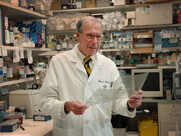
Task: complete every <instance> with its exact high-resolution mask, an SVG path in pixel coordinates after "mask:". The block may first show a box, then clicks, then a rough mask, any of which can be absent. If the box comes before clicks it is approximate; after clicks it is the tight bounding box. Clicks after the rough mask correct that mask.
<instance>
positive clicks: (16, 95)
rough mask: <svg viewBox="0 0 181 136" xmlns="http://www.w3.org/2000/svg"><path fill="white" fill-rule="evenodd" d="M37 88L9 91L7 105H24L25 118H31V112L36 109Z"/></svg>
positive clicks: (37, 99)
mask: <svg viewBox="0 0 181 136" xmlns="http://www.w3.org/2000/svg"><path fill="white" fill-rule="evenodd" d="M38 101H39V90H38V89H34V90H31V89H30V90H15V91H12V92H10V95H9V105H10V106H15V107H20V106H25V107H26V118H33V114H34V113H35V112H37V111H38Z"/></svg>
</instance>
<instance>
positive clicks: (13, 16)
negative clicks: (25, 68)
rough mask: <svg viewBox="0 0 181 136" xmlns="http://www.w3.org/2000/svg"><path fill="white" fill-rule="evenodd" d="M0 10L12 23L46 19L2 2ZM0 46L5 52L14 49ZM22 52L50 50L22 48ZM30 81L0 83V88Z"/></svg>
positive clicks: (33, 12)
mask: <svg viewBox="0 0 181 136" xmlns="http://www.w3.org/2000/svg"><path fill="white" fill-rule="evenodd" d="M0 8H4V9H6V10H7V14H8V18H9V20H12V21H17V20H26V19H46V16H45V15H43V14H40V13H38V12H35V11H31V10H28V9H25V8H22V7H18V6H15V5H12V4H9V3H6V2H3V1H0ZM1 46H2V49H3V50H7V51H12V50H13V49H14V47H12V46H3V45H1ZM24 50H25V51H27V50H32V51H33V52H46V51H49V50H50V49H47V48H24ZM32 80H33V78H27V79H20V80H13V81H7V82H3V83H0V87H2V86H7V85H12V84H17V83H23V82H28V81H32Z"/></svg>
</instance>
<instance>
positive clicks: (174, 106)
mask: <svg viewBox="0 0 181 136" xmlns="http://www.w3.org/2000/svg"><path fill="white" fill-rule="evenodd" d="M158 114H159V123H176V122H178V123H181V103H170V104H169V103H167V104H165V103H164V104H162V103H159V104H158Z"/></svg>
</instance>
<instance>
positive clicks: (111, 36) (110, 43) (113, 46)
mask: <svg viewBox="0 0 181 136" xmlns="http://www.w3.org/2000/svg"><path fill="white" fill-rule="evenodd" d="M109 47H110V48H111V49H113V48H115V45H114V40H113V35H112V33H111V35H110V41H109Z"/></svg>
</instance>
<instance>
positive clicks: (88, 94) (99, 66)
mask: <svg viewBox="0 0 181 136" xmlns="http://www.w3.org/2000/svg"><path fill="white" fill-rule="evenodd" d="M102 69H103V64H102V61H101V55H100V54H98V53H97V61H96V62H95V64H94V67H93V70H92V72H91V74H90V76H89V78H88V82H87V86H88V90H85V93H84V94H85V99H84V102H85V103H86V101H87V100H88V99H89V98H90V97H91V96H92V95H93V93H94V92H95V91H96V90H97V86H95V89H93V90H92V89H91V88H90V87H89V85H91V84H92V83H94V82H95V80H96V78H95V77H96V76H97V74H98V73H99V71H101V70H102ZM89 89H91V90H89Z"/></svg>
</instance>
